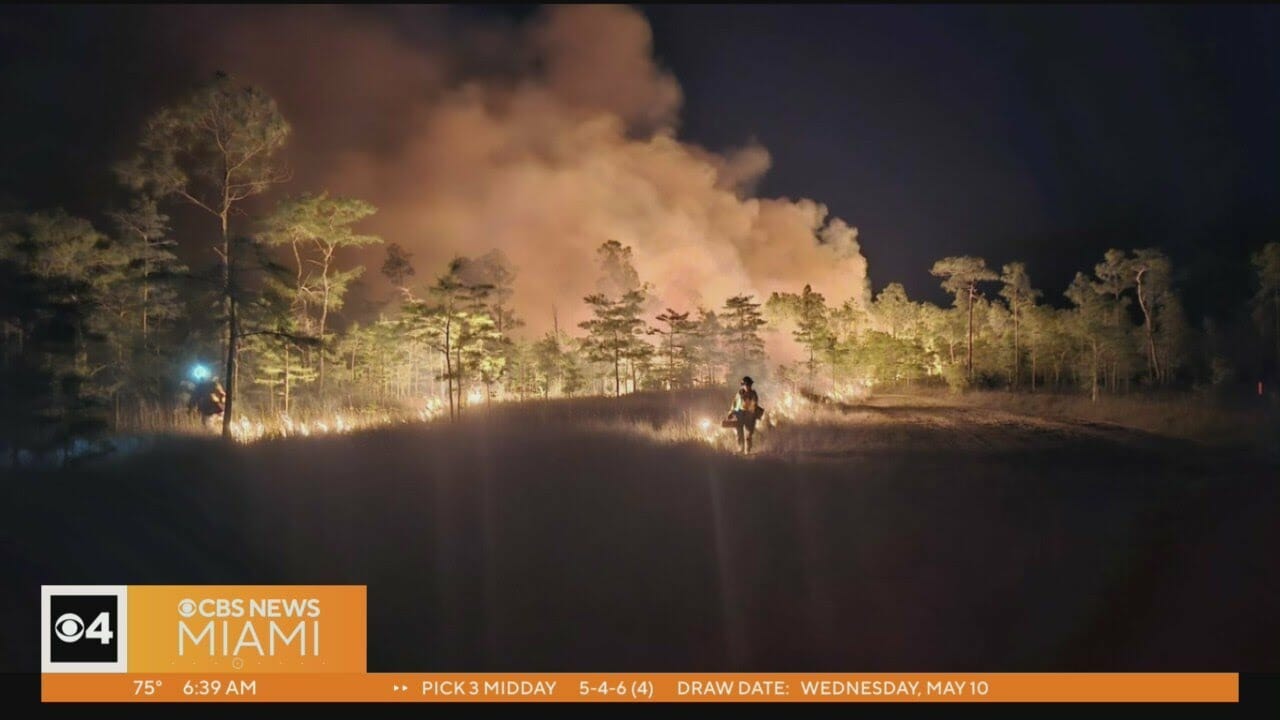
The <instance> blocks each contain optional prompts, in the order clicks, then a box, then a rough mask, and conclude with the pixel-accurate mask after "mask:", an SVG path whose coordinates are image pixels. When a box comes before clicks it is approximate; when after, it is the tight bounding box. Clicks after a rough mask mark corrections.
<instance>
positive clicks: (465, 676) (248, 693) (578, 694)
mask: <svg viewBox="0 0 1280 720" xmlns="http://www.w3.org/2000/svg"><path fill="white" fill-rule="evenodd" d="M42 679H43V682H42V684H41V695H42V699H43V700H44V701H45V702H175V701H191V702H246V701H250V702H254V701H256V702H530V701H535V702H536V701H549V702H646V701H659V702H664V701H665V702H725V701H728V702H743V701H745V702H1214V703H1234V702H1239V699H1240V697H1239V685H1240V683H1239V675H1238V674H1236V673H1159V674H1151V673H1073V674H1058V673H956V674H944V673H866V674H864V673H856V674H851V673H824V674H810V673H761V674H757V673H370V674H364V673H349V674H332V675H331V674H297V675H287V674H281V673H255V672H244V673H233V674H226V673H199V674H197V673H150V674H147V673H128V674H116V675H112V674H48V675H44V676H43V678H42Z"/></svg>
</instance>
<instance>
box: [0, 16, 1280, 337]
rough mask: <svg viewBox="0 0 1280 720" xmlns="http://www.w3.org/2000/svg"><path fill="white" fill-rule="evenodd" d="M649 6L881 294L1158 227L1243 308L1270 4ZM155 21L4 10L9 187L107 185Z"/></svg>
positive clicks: (673, 45) (718, 108)
mask: <svg viewBox="0 0 1280 720" xmlns="http://www.w3.org/2000/svg"><path fill="white" fill-rule="evenodd" d="M642 10H643V12H644V13H645V15H646V16H647V17H648V18H649V20H650V21H651V23H652V26H653V31H654V43H655V51H656V54H657V56H658V58H659V61H660V62H661V63H662V64H663V65H664V66H665V67H667V68H668V69H670V70H671V71H672V72H673V73H674V75H675V76H676V78H677V79H678V80H679V82H680V84H681V86H682V88H683V91H684V98H685V100H684V106H683V111H682V114H681V117H682V121H681V124H680V137H681V138H682V139H684V140H686V141H689V142H694V143H697V144H700V145H704V146H706V147H708V148H711V149H717V150H719V149H725V148H728V147H732V146H738V145H741V144H743V143H744V142H747V141H750V140H753V139H754V140H758V141H759V142H760V143H761V144H762V145H764V146H765V147H766V148H768V149H769V151H770V153H771V154H772V158H773V167H772V169H771V170H770V172H769V173H768V174H767V175H766V176H765V179H764V181H763V183H762V184H761V186H760V187H759V193H760V194H761V195H766V196H785V197H793V198H794V197H810V198H814V199H816V200H819V201H821V202H824V203H826V204H827V205H828V206H829V207H830V208H831V210H832V211H833V213H834V214H836V215H839V216H841V217H844V218H846V219H848V220H849V222H850V223H851V224H854V225H856V226H857V227H858V228H859V230H860V240H861V244H862V249H863V252H864V254H865V255H866V256H867V259H868V262H869V265H870V275H871V280H872V283H873V286H874V289H875V290H877V291H878V290H879V289H880V288H881V287H883V286H884V284H886V283H887V282H891V281H894V280H897V281H901V282H902V283H903V284H904V285H905V286H906V287H907V290H908V292H909V293H910V294H911V295H912V296H913V297H922V298H925V299H931V300H934V301H942V300H943V299H944V298H943V296H942V293H941V291H940V290H939V289H938V288H937V284H936V281H935V279H934V278H932V277H930V276H929V274H928V268H929V266H930V265H931V264H932V262H933V261H934V260H935V259H937V258H939V257H942V256H945V255H952V254H975V255H981V256H984V257H986V258H987V260H988V263H989V264H991V265H994V266H996V267H998V266H999V265H1000V264H1002V263H1004V262H1008V261H1010V260H1016V259H1021V260H1025V261H1026V262H1028V264H1029V266H1030V270H1031V273H1032V278H1033V280H1034V282H1035V284H1036V285H1037V286H1038V287H1041V288H1043V289H1044V290H1045V291H1046V295H1047V296H1048V299H1049V300H1050V301H1055V302H1060V301H1059V296H1060V294H1061V291H1062V290H1063V288H1065V286H1066V284H1067V283H1068V282H1069V281H1070V279H1071V276H1072V275H1073V274H1074V272H1075V271H1076V270H1077V269H1081V270H1088V269H1090V268H1092V266H1093V264H1094V263H1096V262H1097V261H1098V260H1099V259H1100V258H1101V255H1102V253H1103V251H1105V250H1106V249H1107V248H1108V247H1113V246H1115V247H1124V248H1130V247H1143V246H1159V247H1162V248H1164V249H1165V250H1166V251H1167V252H1168V253H1169V254H1170V255H1171V256H1172V257H1173V259H1174V262H1175V265H1176V266H1177V267H1178V268H1179V269H1180V273H1179V275H1178V280H1179V282H1180V284H1181V286H1182V287H1183V289H1184V291H1185V293H1186V295H1187V305H1188V310H1189V311H1190V313H1191V314H1192V319H1193V322H1196V318H1198V317H1199V316H1200V315H1203V314H1204V313H1210V314H1213V315H1223V314H1226V313H1228V312H1232V311H1235V310H1236V309H1237V308H1238V307H1239V304H1240V303H1241V302H1242V300H1243V298H1245V297H1247V296H1248V294H1249V292H1250V289H1249V287H1248V282H1249V276H1248V273H1249V266H1248V255H1249V253H1251V252H1253V251H1255V250H1256V249H1258V248H1259V247H1261V245H1262V244H1263V243H1265V242H1267V241H1269V240H1275V239H1277V238H1280V210H1278V209H1277V206H1276V203H1275V202H1274V199H1275V198H1276V197H1278V195H1280V54H1278V53H1277V41H1278V40H1280V9H1277V8H1274V7H1237V8H1220V7H1200V8H1190V7H1188V8H1183V7H1058V8H1045V7H1026V8H1022V7H1008V6H1001V7H990V8H976V7H862V6H849V7H793V6H776V7H748V6H744V7H731V6H703V7H679V6H655V7H642ZM229 12H232V11H230V10H229ZM370 12H396V13H398V14H400V15H402V16H408V15H412V13H413V11H412V10H407V9H399V10H395V11H387V10H372V11H370ZM458 12H461V13H463V14H465V13H477V12H479V13H481V14H485V15H488V16H498V19H503V20H507V21H510V22H514V21H517V20H518V19H520V18H521V17H522V16H524V15H527V14H528V12H529V11H528V10H525V9H509V8H488V9H485V10H482V11H476V10H465V11H458ZM405 27H406V31H407V32H413V31H414V30H413V25H412V23H407V24H406V26H405ZM164 32H165V27H164V22H163V20H162V19H160V18H158V17H156V16H155V15H154V13H152V11H149V10H148V9H146V8H137V7H130V8H60V7H44V8H12V7H6V8H4V9H0V94H2V96H3V97H4V98H5V110H4V113H3V119H2V120H0V123H3V127H4V129H5V138H6V139H5V143H4V151H3V156H2V160H0V209H36V208H43V207H49V206H56V205H62V206H64V207H67V208H68V209H69V210H71V211H72V212H76V213H80V214H84V215H87V216H90V217H94V216H95V213H98V212H100V210H101V208H102V206H103V205H104V204H105V203H106V202H108V201H109V200H110V199H112V198H114V197H115V195H114V193H118V190H117V189H116V188H115V187H114V186H113V185H114V183H113V181H112V179H111V175H110V173H109V167H110V164H111V163H112V162H113V161H115V160H117V159H120V158H121V157H124V156H125V155H126V154H127V153H128V150H129V148H130V146H131V143H132V142H133V141H134V138H135V136H136V131H137V127H138V125H139V123H140V122H141V120H142V118H144V117H145V116H146V115H147V114H148V113H149V112H151V111H152V110H154V109H155V107H156V106H157V105H158V104H160V103H162V102H164V101H165V100H166V99H169V98H172V97H173V96H174V95H175V94H177V93H179V92H181V91H182V90H184V89H185V88H186V87H188V85H189V83H191V82H193V81H194V80H195V79H196V78H197V77H198V69H197V68H194V67H190V66H189V65H187V64H184V61H183V60H182V59H181V58H180V57H171V56H169V55H167V54H166V51H165V50H164V43H163V42H161V41H160V40H159V39H160V38H162V37H163V35H164ZM391 239H393V240H394V238H391Z"/></svg>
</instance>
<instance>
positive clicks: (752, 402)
mask: <svg viewBox="0 0 1280 720" xmlns="http://www.w3.org/2000/svg"><path fill="white" fill-rule="evenodd" d="M754 384H755V383H754V382H753V381H752V380H751V378H750V377H749V376H748V377H744V378H742V385H741V386H740V387H739V388H738V392H737V393H735V394H734V396H733V409H732V410H730V411H729V416H730V417H731V418H733V419H734V420H735V421H736V424H735V428H736V429H737V431H738V450H739V451H740V452H741V453H742V454H744V455H745V454H747V453H750V452H751V441H752V440H753V439H754V438H755V434H756V421H757V420H759V419H760V417H761V416H762V415H764V408H762V407H760V396H759V395H757V394H756V391H755V390H753V389H752V385H754Z"/></svg>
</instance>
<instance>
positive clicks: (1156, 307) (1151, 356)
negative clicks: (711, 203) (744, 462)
mask: <svg viewBox="0 0 1280 720" xmlns="http://www.w3.org/2000/svg"><path fill="white" fill-rule="evenodd" d="M289 135H290V127H289V124H288V123H287V121H286V120H285V119H284V118H283V117H282V116H281V114H280V112H279V109H278V108H277V106H276V103H275V101H274V100H273V99H272V98H271V97H269V96H268V95H266V94H265V93H264V92H262V91H261V90H259V89H257V88H255V87H252V86H247V85H243V84H240V83H239V82H237V81H235V80H234V79H232V78H230V77H227V76H223V75H219V76H218V77H217V78H216V79H215V80H214V81H213V82H211V83H209V84H208V85H207V86H204V87H202V88H199V89H198V90H196V91H195V92H193V93H192V94H191V95H189V96H188V97H186V98H184V99H182V100H181V101H180V102H177V103H175V104H173V105H171V106H169V107H165V108H163V109H161V110H160V111H159V112H157V113H155V114H154V115H153V116H151V117H150V118H149V119H148V121H147V122H146V124H145V126H144V127H143V128H141V131H140V133H139V138H138V143H137V151H136V153H135V154H133V155H132V156H131V157H128V158H125V159H124V160H123V161H122V162H121V163H120V164H119V165H118V166H117V168H116V173H117V175H118V177H119V179H120V182H121V185H122V188H123V189H125V190H126V191H127V195H128V200H127V201H126V202H124V203H122V206H121V207H119V208H115V209H111V210H109V211H106V212H105V213H104V217H107V218H109V220H110V223H109V225H107V224H102V225H101V226H95V225H94V224H93V223H91V222H90V221H88V220H86V219H83V218H78V217H73V216H71V215H68V214H67V213H65V212H63V211H61V210H56V209H55V210H49V211H40V212H32V213H12V214H7V215H3V216H0V287H2V288H3V291H0V298H3V299H2V300H0V302H2V305H0V323H2V325H3V367H2V369H0V372H2V373H3V378H2V381H0V386H2V387H3V388H4V397H5V402H4V410H3V412H0V424H2V426H0V443H2V444H3V445H4V446H5V447H6V449H7V450H8V451H10V452H12V453H13V454H14V457H15V458H16V457H17V452H18V451H19V450H20V449H24V450H31V451H34V452H43V451H47V450H50V449H57V448H65V447H66V446H67V445H68V443H71V442H74V441H75V440H76V439H78V438H90V437H93V436H95V435H98V434H101V433H105V432H111V431H128V430H139V429H142V430H150V429H164V428H168V427H173V426H175V425H180V424H182V423H183V418H184V417H185V416H186V414H187V413H186V399H187V394H188V393H189V391H190V379H189V370H190V368H191V367H193V366H195V365H197V364H201V363H204V364H206V365H208V366H209V367H210V368H211V369H213V370H214V372H215V373H217V374H218V375H219V377H220V378H221V380H222V382H223V384H224V386H225V387H226V390H227V403H226V404H227V412H226V413H225V418H224V426H223V431H224V434H227V435H230V433H231V425H232V422H233V420H234V419H235V418H236V417H239V416H244V415H251V416H259V417H262V416H277V415H288V414H290V413H299V412H318V411H326V410H332V409H334V408H351V407H376V406H402V405H404V404H405V403H410V404H412V403H420V402H423V401H424V399H426V398H435V399H436V401H437V402H439V403H440V405H441V407H442V408H443V409H444V410H443V411H444V412H447V413H448V414H449V415H450V416H451V417H452V416H456V415H458V414H459V413H461V412H463V411H464V408H466V407H467V406H468V405H474V404H476V403H479V402H488V401H490V400H491V399H494V398H502V399H525V398H530V397H551V396H574V395H581V394H614V395H616V394H621V393H628V392H632V391H636V390H641V389H675V388H684V387H693V386H708V385H718V384H722V383H724V382H726V381H727V380H729V379H731V378H735V377H736V376H740V375H743V374H751V375H755V376H760V377H771V378H772V380H773V382H774V383H775V384H776V385H782V384H785V385H789V386H791V387H796V388H807V389H809V390H811V391H813V392H818V393H827V394H833V395H841V394H844V393H847V392H853V391H855V390H857V389H859V388H867V387H872V386H885V385H894V384H904V383H907V384H910V383H936V384H939V385H941V384H945V385H947V386H949V387H951V388H954V389H957V390H962V389H965V388H969V387H988V388H1007V389H1011V390H1018V391H1027V392H1031V391H1043V390H1054V391H1063V392H1068V391H1069V392H1084V393H1088V394H1089V395H1090V396H1092V397H1094V398H1097V397H1098V396H1099V395H1100V394H1103V393H1125V392H1131V391H1134V390H1137V389H1147V388H1162V387H1167V388H1179V389H1189V388H1196V387H1209V386H1224V385H1230V384H1233V383H1239V382H1245V381H1247V382H1253V381H1255V380H1261V377H1257V378H1252V377H1240V375H1241V372H1240V366H1241V363H1240V362H1239V358H1240V357H1241V356H1242V352H1241V349H1240V348H1235V347H1226V346H1224V342H1223V341H1222V339H1221V338H1218V337H1216V336H1215V335H1214V334H1213V333H1212V332H1211V331H1210V330H1207V329H1206V328H1205V327H1204V326H1202V325H1193V324H1191V323H1189V322H1188V320H1187V318H1186V315H1185V313H1184V310H1183V307H1182V304H1181V302H1180V299H1179V294H1178V287H1177V285H1176V283H1175V274H1174V268H1173V264H1172V261H1171V260H1170V258H1169V257H1167V256H1166V255H1165V254H1164V253H1163V252H1161V251H1160V250H1158V249H1154V248H1139V249H1132V250H1110V251H1108V252H1107V253H1106V254H1105V256H1104V257H1102V258H1101V259H1100V260H1099V262H1098V263H1097V264H1096V265H1095V266H1094V267H1092V268H1090V269H1088V270H1084V271H1081V272H1079V273H1077V274H1076V276H1075V279H1074V280H1073V281H1072V282H1071V283H1070V285H1069V287H1067V288H1066V289H1065V291H1064V292H1063V293H1062V300H1061V301H1059V302H1056V303H1051V302H1049V300H1048V299H1047V298H1046V295H1045V293H1044V292H1043V291H1042V290H1041V289H1038V288H1037V287H1036V286H1035V283H1034V282H1033V280H1032V277H1031V276H1030V274H1029V273H1028V269H1027V267H1026V266H1025V265H1024V264H1023V263H1020V262H1010V263H1008V264H1005V265H1003V266H1001V267H999V268H996V267H994V266H991V267H989V266H988V265H987V263H986V261H985V260H984V259H982V258H978V257H969V256H961V257H948V258H943V259H941V260H939V261H938V262H936V263H935V264H934V265H933V267H932V268H931V269H930V271H931V273H932V274H933V275H934V276H936V277H937V278H938V281H939V283H940V284H941V286H942V287H943V288H944V289H945V290H946V291H947V292H948V293H950V294H951V296H952V297H953V302H952V304H951V305H950V306H947V307H939V306H937V305H934V304H932V303H928V302H920V301H913V300H911V299H910V298H909V297H908V296H907V294H906V292H905V290H904V289H903V286H902V285H901V284H898V283H891V284H889V285H887V286H886V287H884V288H883V289H882V290H881V291H880V292H879V293H877V294H876V295H875V296H874V298H873V299H872V300H871V301H870V303H869V304H868V305H866V306H863V304H862V303H860V302H855V301H852V300H851V301H847V302H843V303H839V304H836V303H831V302H828V301H827V299H826V298H824V297H823V295H822V294H820V293H818V292H815V291H814V290H813V289H812V288H811V287H809V286H807V285H806V286H803V287H797V288H795V289H794V292H780V293H773V294H772V295H771V296H769V297H759V298H757V297H753V296H751V295H749V294H745V293H744V294H742V295H737V296H734V297H729V298H723V299H721V300H720V301H719V302H718V303H717V304H715V305H714V306H710V307H692V308H670V307H665V306H662V305H658V304H656V303H657V300H656V298H658V297H660V290H661V289H660V288H654V287H653V286H652V285H651V284H649V283H648V282H646V281H645V279H644V278H641V277H639V275H638V274H637V272H636V269H635V263H634V257H633V254H632V253H633V251H632V248H630V247H628V246H625V245H623V244H621V243H619V242H617V241H615V240H609V239H607V238H602V243H601V245H600V246H599V248H598V251H597V260H598V266H599V272H600V277H599V282H598V285H597V289H598V291H597V292H595V293H593V294H591V295H589V296H587V297H585V298H583V302H584V303H585V304H586V306H587V307H588V308H589V311H590V319H589V320H587V321H584V322H582V323H580V324H579V325H578V326H575V327H560V325H559V323H558V322H557V323H556V325H555V328H554V329H553V330H552V331H550V332H547V333H545V334H543V335H541V336H540V337H525V333H523V332H522V331H521V330H520V328H522V326H523V325H524V323H523V321H522V319H521V318H520V316H519V315H518V314H517V313H516V312H515V310H514V307H515V302H514V298H513V290H512V287H513V281H514V279H515V274H516V272H518V268H514V267H512V266H511V264H510V263H509V262H508V261H507V259H506V258H505V257H504V256H503V255H502V254H501V253H500V252H497V251H494V252H489V253H485V254H481V255H477V256H474V257H457V258H455V259H454V260H453V261H451V262H450V263H448V264H447V265H446V266H445V267H418V266H417V265H415V262H414V258H413V256H412V255H411V254H410V253H408V252H407V251H405V250H404V249H403V248H402V247H401V246H400V245H399V244H397V243H395V242H386V241H387V240H389V239H384V238H380V237H377V236H373V235H369V234H364V233H362V232H361V231H360V230H359V226H360V224H361V222H362V221H363V220H365V219H366V218H368V217H370V216H371V215H373V214H374V213H375V212H376V208H374V207H373V206H372V205H370V204H369V203H367V202H364V201H362V200H359V199H355V198H345V197H335V196H331V195H330V194H328V193H324V192H321V193H315V194H303V195H300V196H291V197H286V198H285V199H283V200H280V201H279V202H277V203H275V204H268V203H265V202H262V201H261V199H257V200H255V198H258V197H259V196H262V195H265V194H266V193H268V192H269V191H271V190H273V189H275V188H277V187H279V186H282V185H285V184H286V183H288V181H289V173H288V172H287V170H286V169H285V168H284V166H283V165H282V163H281V161H280V151H281V150H282V148H284V146H285V144H286V143H287V141H288V138H289ZM179 207H186V208H190V209H192V210H194V211H195V215H196V216H197V218H196V220H194V221H193V223H203V228H186V227H184V231H186V232H189V233H191V232H198V233H199V235H198V236H199V237H208V238H212V241H211V247H210V248H209V250H211V251H212V252H205V253H203V255H202V256H206V257H212V258H214V259H215V262H213V263H211V264H210V265H208V266H204V267H187V266H186V265H184V264H183V263H182V262H181V261H180V260H179V257H178V254H177V253H176V252H175V248H176V245H177V243H176V240H175V237H176V236H177V234H176V232H175V229H174V227H173V224H172V222H171V219H170V213H172V212H175V209H176V208H179ZM193 236H194V235H193ZM369 245H384V249H385V253H384V257H385V259H384V261H383V262H382V264H381V266H380V267H378V268H376V271H378V272H381V273H382V274H383V275H385V277H386V278H387V279H388V280H389V281H390V283H391V285H392V286H393V287H394V288H396V291H395V294H394V296H393V297H391V298H388V299H387V302H386V303H385V304H384V306H383V309H382V312H381V313H380V314H378V316H377V317H370V318H362V319H359V320H356V319H353V318H348V317H344V315H343V312H342V311H343V307H344V302H345V300H346V299H347V296H348V293H349V290H350V289H351V287H352V284H353V283H354V282H356V281H357V279H359V278H360V277H361V275H362V274H363V273H365V272H366V270H367V269H366V268H364V267H361V266H357V265H353V264H351V263H350V261H349V259H348V258H349V255H350V253H349V252H348V251H349V250H350V249H351V248H355V247H362V246H369ZM1241 262H1251V263H1252V269H1253V278H1254V279H1255V281H1256V286H1255V288H1253V290H1254V295H1253V297H1254V302H1253V303H1252V306H1251V307H1250V308H1248V312H1249V313H1250V314H1251V327H1252V328H1253V340H1254V341H1256V342H1255V344H1256V346H1257V354H1259V355H1260V356H1265V358H1266V359H1265V360H1264V361H1263V362H1262V363H1260V364H1257V365H1254V366H1251V367H1257V368H1261V367H1265V368H1267V369H1268V372H1269V374H1270V376H1271V377H1275V376H1276V375H1278V374H1280V372H1278V371H1277V368H1280V243H1275V242H1273V243H1269V244H1267V245H1266V246H1265V247H1262V248H1260V249H1259V250H1258V251H1257V252H1256V253H1255V254H1254V255H1253V256H1252V257H1251V258H1242V259H1241ZM769 332H785V333H789V334H790V335H791V336H792V337H793V338H794V340H795V341H796V343H797V344H798V345H799V347H800V348H802V355H803V356H802V357H801V358H800V359H799V360H797V361H795V362H791V363H785V364H777V363H772V364H771V363H770V361H769V360H768V359H767V357H766V354H765V337H766V335H767V334H768V333H769Z"/></svg>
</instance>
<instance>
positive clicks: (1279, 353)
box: [1271, 289, 1280, 379]
mask: <svg viewBox="0 0 1280 720" xmlns="http://www.w3.org/2000/svg"><path fill="white" fill-rule="evenodd" d="M1271 299H1272V301H1273V302H1274V303H1275V312H1274V313H1272V314H1273V315H1275V321H1276V378H1277V379H1280V289H1276V290H1273V291H1272V293H1271Z"/></svg>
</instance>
